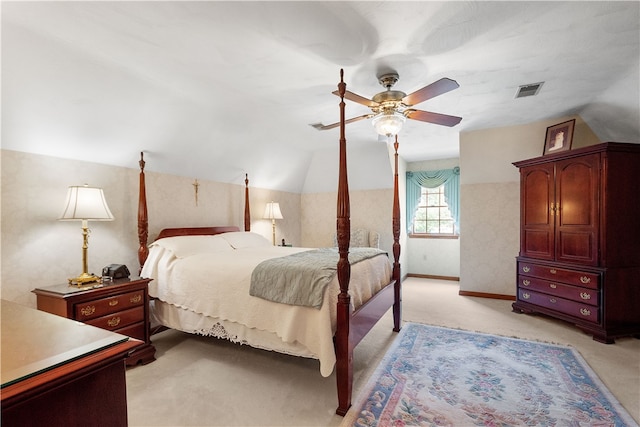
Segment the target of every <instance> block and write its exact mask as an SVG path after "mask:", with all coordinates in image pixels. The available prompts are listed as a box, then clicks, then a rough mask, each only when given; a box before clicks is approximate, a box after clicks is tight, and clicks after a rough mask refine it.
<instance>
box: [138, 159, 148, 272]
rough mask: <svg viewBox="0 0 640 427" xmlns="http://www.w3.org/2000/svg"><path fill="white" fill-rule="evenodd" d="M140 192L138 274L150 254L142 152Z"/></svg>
mask: <svg viewBox="0 0 640 427" xmlns="http://www.w3.org/2000/svg"><path fill="white" fill-rule="evenodd" d="M138 164H139V165H140V187H139V188H140V192H139V194H138V242H139V243H140V247H139V248H138V262H139V263H140V268H139V269H138V274H140V272H141V271H142V266H143V265H144V262H145V261H146V260H147V257H148V256H149V248H148V247H147V239H148V238H149V217H148V215H147V191H146V187H145V178H144V165H145V163H144V153H143V152H142V151H141V152H140V161H139V162H138Z"/></svg>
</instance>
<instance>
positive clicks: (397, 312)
mask: <svg viewBox="0 0 640 427" xmlns="http://www.w3.org/2000/svg"><path fill="white" fill-rule="evenodd" d="M393 148H394V150H395V169H394V174H393V222H392V224H393V259H394V262H393V280H395V284H394V285H393V286H394V291H393V292H394V303H393V330H394V331H396V332H399V331H400V328H401V327H402V324H401V323H402V303H401V300H402V294H401V289H402V287H401V283H400V282H401V279H402V277H401V274H400V199H399V197H398V135H396V142H395V143H394V144H393Z"/></svg>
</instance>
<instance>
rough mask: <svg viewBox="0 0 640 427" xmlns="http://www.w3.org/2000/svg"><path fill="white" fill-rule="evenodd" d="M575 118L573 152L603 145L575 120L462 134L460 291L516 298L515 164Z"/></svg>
mask: <svg viewBox="0 0 640 427" xmlns="http://www.w3.org/2000/svg"><path fill="white" fill-rule="evenodd" d="M572 118H575V119H576V127H575V131H574V137H573V145H572V148H579V147H584V146H587V145H593V144H597V143H599V142H600V141H599V140H598V138H597V137H596V136H595V134H594V133H593V132H592V131H591V129H590V128H589V127H588V126H587V125H586V124H585V123H584V122H583V121H582V119H581V118H580V117H573V116H572V117H560V118H556V119H550V120H546V121H542V122H536V123H531V124H527V125H522V126H510V127H504V128H495V129H486V130H479V131H474V132H463V133H461V134H460V171H461V172H460V205H461V206H460V222H461V228H462V234H461V236H460V290H461V291H468V292H480V293H490V294H501V295H515V257H516V256H517V255H518V251H519V241H520V228H519V224H520V185H519V180H520V176H519V173H518V169H517V168H515V167H514V166H513V165H512V163H513V162H515V161H518V160H524V159H527V158H532V157H538V156H540V155H542V149H543V145H544V140H545V135H546V129H547V127H549V126H552V125H554V124H557V123H561V122H564V121H566V120H570V119H572Z"/></svg>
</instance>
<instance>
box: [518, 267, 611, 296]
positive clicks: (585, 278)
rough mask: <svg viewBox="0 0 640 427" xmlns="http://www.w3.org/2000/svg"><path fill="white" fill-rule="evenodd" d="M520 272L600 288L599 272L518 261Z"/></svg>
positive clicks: (575, 284)
mask: <svg viewBox="0 0 640 427" xmlns="http://www.w3.org/2000/svg"><path fill="white" fill-rule="evenodd" d="M518 274H523V275H527V276H530V277H539V278H542V279H547V280H550V281H552V282H562V283H566V284H569V285H574V286H583V287H586V288H591V289H599V288H600V275H599V274H597V273H588V272H584V271H576V270H567V269H564V268H556V267H551V266H548V265H540V264H533V263H529V262H518Z"/></svg>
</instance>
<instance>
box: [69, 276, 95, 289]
mask: <svg viewBox="0 0 640 427" xmlns="http://www.w3.org/2000/svg"><path fill="white" fill-rule="evenodd" d="M99 281H100V277H98V276H96V275H95V274H89V273H82V274H81V275H80V276H78V277H74V278H72V279H69V284H70V285H75V286H83V285H85V284H87V283H94V282H99Z"/></svg>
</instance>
